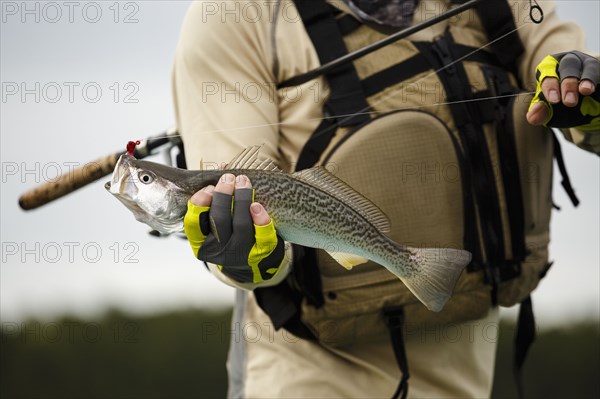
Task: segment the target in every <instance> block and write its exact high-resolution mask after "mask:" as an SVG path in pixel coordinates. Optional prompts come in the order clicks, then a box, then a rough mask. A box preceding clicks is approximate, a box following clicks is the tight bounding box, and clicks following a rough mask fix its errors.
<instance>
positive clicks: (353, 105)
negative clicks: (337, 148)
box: [294, 0, 369, 170]
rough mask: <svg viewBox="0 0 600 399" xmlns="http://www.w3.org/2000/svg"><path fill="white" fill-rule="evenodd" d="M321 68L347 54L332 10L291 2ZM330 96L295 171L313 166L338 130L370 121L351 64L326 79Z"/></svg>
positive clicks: (307, 0)
mask: <svg viewBox="0 0 600 399" xmlns="http://www.w3.org/2000/svg"><path fill="white" fill-rule="evenodd" d="M294 3H295V4H296V8H297V9H298V13H299V14H300V16H301V17H302V21H303V23H304V27H305V28H306V32H307V33H308V36H309V37H310V39H311V41H312V43H313V46H314V47H315V50H316V52H317V55H318V56H319V61H320V63H321V65H323V64H326V63H328V62H330V61H333V60H335V59H337V58H339V57H342V56H344V55H346V54H348V49H347V48H346V44H345V43H344V38H343V36H342V33H341V32H340V28H339V26H338V22H337V21H336V18H335V15H334V12H333V10H332V7H331V6H330V5H328V4H327V3H326V2H325V1H324V0H294ZM325 77H326V78H327V82H328V84H329V89H330V95H329V98H328V99H327V102H326V103H325V109H324V114H325V115H324V117H325V119H323V121H322V122H321V124H320V125H319V127H318V128H317V130H316V131H315V132H314V133H313V135H312V137H311V138H310V139H309V140H308V142H307V143H306V144H305V146H304V148H303V149H302V151H301V152H300V156H299V158H298V164H297V167H296V170H302V169H306V168H309V167H311V166H313V165H315V164H316V163H317V162H318V160H319V158H320V156H321V154H322V153H323V151H324V150H325V148H327V145H328V144H329V142H330V141H331V139H332V138H333V135H334V134H335V131H336V128H337V127H338V126H354V125H357V124H360V123H363V122H365V121H367V120H368V119H369V115H368V114H367V113H365V112H366V111H368V109H369V105H368V103H367V100H366V97H365V94H364V93H363V90H362V86H361V83H360V80H359V78H358V74H357V73H356V69H355V68H354V64H352V63H347V64H345V65H344V66H341V67H339V68H338V69H336V70H335V71H333V72H330V73H328V74H326V75H325Z"/></svg>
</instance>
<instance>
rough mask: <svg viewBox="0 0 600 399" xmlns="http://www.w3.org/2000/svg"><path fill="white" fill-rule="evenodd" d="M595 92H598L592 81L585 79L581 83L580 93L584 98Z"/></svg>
mask: <svg viewBox="0 0 600 399" xmlns="http://www.w3.org/2000/svg"><path fill="white" fill-rule="evenodd" d="M594 91H596V85H594V83H593V82H592V81H590V80H587V79H585V80H582V81H581V82H580V83H579V92H580V93H581V94H583V95H584V96H589V95H590V94H592V93H593V92H594Z"/></svg>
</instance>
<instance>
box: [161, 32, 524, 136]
mask: <svg viewBox="0 0 600 399" xmlns="http://www.w3.org/2000/svg"><path fill="white" fill-rule="evenodd" d="M524 26H525V25H521V26H520V27H517V28H515V29H513V30H511V31H509V32H508V33H505V34H503V35H502V36H500V37H498V38H496V39H494V40H492V41H491V42H489V43H486V44H484V45H482V46H481V47H478V48H477V49H475V50H473V51H471V52H470V53H468V54H466V55H464V56H462V57H459V58H458V59H456V60H454V61H452V62H450V63H449V64H446V65H444V66H443V67H441V68H439V69H437V70H435V71H433V72H430V73H429V74H427V75H425V76H423V77H421V78H419V79H417V80H416V81H414V82H410V83H408V85H402V86H400V87H397V88H396V89H394V90H393V91H392V92H391V93H389V94H388V95H387V96H384V97H383V98H380V99H379V100H377V101H375V102H373V103H372V104H371V105H370V106H369V107H365V108H363V109H361V110H360V111H358V112H354V113H351V114H345V115H335V116H323V117H320V118H309V119H304V121H305V122H309V121H323V120H327V119H337V118H341V121H340V123H341V122H343V121H346V120H349V119H351V118H353V117H355V116H356V115H371V114H378V113H384V112H393V111H401V110H411V109H420V108H424V107H433V106H438V105H452V104H460V103H467V102H475V101H489V100H493V99H497V98H506V97H516V96H523V95H530V94H535V92H525V93H517V94H508V95H502V96H491V97H485V98H477V99H469V100H459V101H450V102H441V103H433V104H426V105H421V106H416V107H402V108H396V109H388V110H381V111H369V109H370V108H371V107H373V106H375V105H377V104H379V103H381V102H383V101H385V100H388V99H390V98H392V97H393V96H396V95H398V94H401V93H402V92H403V91H404V89H405V88H406V87H408V86H410V85H416V84H418V83H420V82H422V81H423V80H425V79H428V78H429V77H431V76H433V75H437V74H438V73H439V72H441V71H443V70H445V69H446V68H450V67H452V66H453V65H455V64H457V63H459V62H461V61H462V60H464V59H466V58H468V57H470V56H471V55H473V54H475V53H476V52H478V51H483V49H485V48H486V47H488V46H491V45H492V44H494V43H496V42H497V41H499V40H502V39H504V38H505V37H506V36H508V35H510V34H512V33H514V32H516V31H517V30H519V29H521V28H522V27H524ZM286 124H290V122H275V123H266V124H261V125H246V126H240V127H236V128H231V129H215V130H206V131H203V132H201V133H202V134H212V133H225V132H234V131H238V130H245V129H255V128H261V127H272V126H282V125H286ZM337 128H338V126H337V124H335V125H333V126H331V127H329V128H327V129H324V130H322V131H321V132H319V133H317V134H315V135H314V136H313V137H319V136H320V135H323V134H326V133H328V132H329V131H330V130H332V129H337ZM170 137H181V134H173V135H170Z"/></svg>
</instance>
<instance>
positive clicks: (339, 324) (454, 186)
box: [302, 110, 490, 345]
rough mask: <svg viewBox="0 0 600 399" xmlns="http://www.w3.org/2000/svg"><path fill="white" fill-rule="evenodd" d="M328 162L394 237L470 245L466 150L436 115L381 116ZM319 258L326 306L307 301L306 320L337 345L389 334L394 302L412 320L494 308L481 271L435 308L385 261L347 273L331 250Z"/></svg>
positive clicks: (351, 135) (453, 317) (463, 316)
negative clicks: (385, 314) (385, 313)
mask: <svg viewBox="0 0 600 399" xmlns="http://www.w3.org/2000/svg"><path fill="white" fill-rule="evenodd" d="M322 164H324V165H325V166H326V167H327V169H328V170H329V171H331V172H333V173H334V174H335V175H336V176H337V177H339V178H340V179H342V180H343V181H345V182H346V183H348V184H349V185H350V186H352V187H353V188H354V189H355V190H356V191H358V192H360V193H361V194H363V195H364V196H365V197H367V198H369V199H370V200H371V201H373V202H374V203H375V204H376V205H377V206H379V207H380V208H381V209H382V210H383V212H384V213H386V215H387V216H388V217H389V218H390V220H391V226H392V230H391V232H390V233H388V236H389V237H390V238H392V239H393V240H394V241H396V242H398V243H400V244H402V245H406V246H411V247H428V248H460V249H463V248H464V243H465V235H466V233H468V232H467V230H466V229H465V226H470V225H472V223H471V221H470V220H469V218H472V217H474V216H473V215H471V212H472V210H470V209H469V208H470V207H469V205H468V201H467V199H469V198H471V197H470V195H469V194H468V193H465V192H464V187H469V185H468V184H465V179H466V175H465V170H464V166H463V159H462V150H461V148H460V145H459V143H458V141H457V139H456V138H455V136H454V135H453V133H452V132H451V131H450V129H449V128H448V127H447V126H446V125H445V124H444V123H443V122H442V121H441V120H440V119H438V118H437V117H435V116H434V115H432V114H429V113H426V112H420V111H414V110H403V111H397V112H393V113H389V114H385V115H382V116H380V117H378V118H375V119H373V120H371V121H369V122H367V123H365V124H363V125H361V126H359V127H358V128H356V129H354V130H351V131H349V132H348V133H346V135H345V136H344V137H343V138H342V139H340V140H339V141H337V143H336V144H335V145H334V146H333V148H331V149H330V150H329V151H328V152H326V155H325V156H324V158H323V160H322ZM471 233H473V232H471ZM318 259H319V268H320V271H321V275H322V283H323V291H324V292H323V293H324V297H325V305H324V306H323V307H321V308H319V309H316V308H315V307H312V306H309V305H307V304H304V305H303V317H302V320H303V321H304V322H305V324H306V325H307V326H308V327H309V328H310V329H311V330H312V331H313V332H314V333H315V335H316V336H317V337H319V338H322V339H327V340H329V341H331V342H330V344H332V343H335V344H338V345H344V344H345V343H348V342H352V341H353V340H356V339H364V338H367V337H369V336H374V335H378V334H385V333H386V331H387V330H386V327H385V324H384V322H383V318H382V317H381V316H380V314H381V309H383V308H386V307H389V306H398V305H405V306H406V312H405V314H406V320H407V321H410V320H411V319H413V320H415V321H418V322H419V323H421V322H425V323H427V322H432V323H438V322H442V321H444V320H448V321H457V320H468V319H472V318H477V317H482V316H483V315H485V312H486V311H487V310H488V309H489V306H490V301H489V287H486V286H484V285H483V283H482V281H483V277H482V273H481V272H475V273H467V272H466V271H465V272H463V275H462V276H461V279H460V280H459V282H458V283H457V286H456V287H455V295H454V296H453V297H452V298H451V299H450V301H449V302H448V304H447V305H446V308H445V309H443V310H442V311H441V312H439V313H434V312H430V311H428V310H427V309H426V308H425V306H423V305H422V304H421V303H420V302H419V301H418V300H417V299H416V298H415V297H414V296H413V295H412V293H411V292H410V291H409V290H408V289H407V288H406V287H405V286H404V284H403V283H402V282H401V281H400V280H399V279H398V278H397V277H395V276H394V275H392V274H391V273H390V272H388V271H387V270H386V269H385V268H383V267H382V266H380V265H377V264H375V263H373V262H368V263H367V264H363V265H359V266H356V267H355V268H354V269H353V270H351V271H347V270H346V269H344V268H342V267H341V266H340V265H339V264H337V262H335V260H333V259H332V258H331V257H330V256H329V255H328V254H327V253H326V252H324V251H319V255H318ZM460 292H463V295H458V294H459V293H460ZM477 292H479V293H480V294H477ZM465 301H466V302H473V301H474V302H475V303H474V304H470V303H467V304H465ZM459 305H460V306H459ZM367 320H369V323H368V324H365V321H367Z"/></svg>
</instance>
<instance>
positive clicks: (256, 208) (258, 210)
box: [250, 202, 264, 215]
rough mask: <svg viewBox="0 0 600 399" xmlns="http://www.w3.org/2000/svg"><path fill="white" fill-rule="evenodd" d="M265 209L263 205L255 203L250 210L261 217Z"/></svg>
mask: <svg viewBox="0 0 600 399" xmlns="http://www.w3.org/2000/svg"><path fill="white" fill-rule="evenodd" d="M263 209H264V208H263V207H262V205H261V204H259V203H258V202H255V203H253V204H252V205H250V210H251V211H252V213H253V214H254V215H260V214H261V213H262V211H263Z"/></svg>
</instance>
